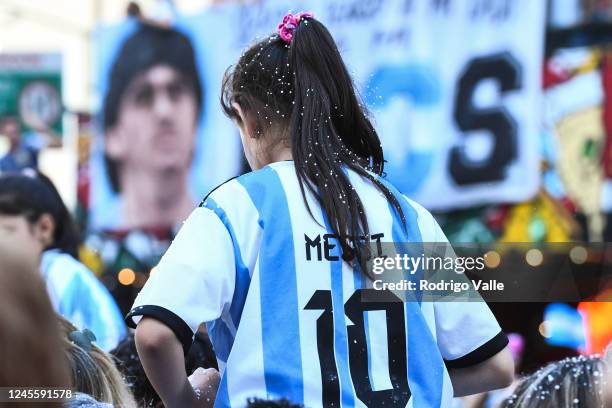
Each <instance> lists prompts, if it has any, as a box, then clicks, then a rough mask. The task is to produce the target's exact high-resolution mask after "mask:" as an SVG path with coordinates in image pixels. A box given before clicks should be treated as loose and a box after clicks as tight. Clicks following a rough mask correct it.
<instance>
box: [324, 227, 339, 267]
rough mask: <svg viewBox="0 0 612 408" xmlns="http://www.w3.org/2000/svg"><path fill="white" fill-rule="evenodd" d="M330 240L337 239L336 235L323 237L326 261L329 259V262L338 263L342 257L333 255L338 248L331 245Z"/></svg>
mask: <svg viewBox="0 0 612 408" xmlns="http://www.w3.org/2000/svg"><path fill="white" fill-rule="evenodd" d="M330 238H331V239H335V238H336V236H335V235H334V234H325V235H323V253H324V255H325V259H327V260H328V261H337V260H338V259H340V257H338V256H337V255H332V254H331V250H332V249H334V248H335V247H336V244H332V243H330V242H329V239H330Z"/></svg>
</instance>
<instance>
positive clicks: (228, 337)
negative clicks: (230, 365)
mask: <svg viewBox="0 0 612 408" xmlns="http://www.w3.org/2000/svg"><path fill="white" fill-rule="evenodd" d="M206 330H207V331H208V337H209V338H210V342H211V343H212V345H213V349H214V350H215V354H216V356H217V358H219V359H221V360H223V361H227V359H228V358H229V354H230V351H231V350H232V346H233V345H234V336H233V335H232V333H231V332H230V330H229V328H228V327H227V325H226V324H225V322H224V321H223V320H221V319H217V320H214V321H212V322H208V323H206Z"/></svg>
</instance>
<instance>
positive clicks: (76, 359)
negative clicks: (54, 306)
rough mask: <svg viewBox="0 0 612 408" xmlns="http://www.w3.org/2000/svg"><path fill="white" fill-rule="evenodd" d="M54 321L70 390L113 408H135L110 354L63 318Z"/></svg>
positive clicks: (58, 317) (59, 317)
mask: <svg viewBox="0 0 612 408" xmlns="http://www.w3.org/2000/svg"><path fill="white" fill-rule="evenodd" d="M57 319H58V320H57V323H58V325H59V328H60V333H61V337H62V339H63V351H64V353H65V355H66V357H67V359H68V365H69V367H70V372H71V387H72V388H73V389H74V390H75V391H78V392H82V393H83V394H87V395H91V396H92V397H93V398H95V399H96V400H97V401H100V402H108V403H111V404H112V405H113V407H135V406H136V403H135V402H134V397H133V396H132V394H130V391H129V390H128V387H127V385H126V384H125V382H124V381H123V378H122V377H121V373H120V372H119V370H118V369H117V367H116V366H115V363H114V362H113V359H112V357H111V356H110V354H107V353H106V352H104V351H103V350H102V349H100V348H99V347H98V346H97V345H96V344H95V340H94V341H90V340H91V339H89V338H87V337H86V336H85V335H84V334H83V333H84V332H82V331H79V330H77V328H76V327H75V326H74V325H73V324H72V323H70V322H69V321H68V320H66V319H65V318H63V317H61V316H57Z"/></svg>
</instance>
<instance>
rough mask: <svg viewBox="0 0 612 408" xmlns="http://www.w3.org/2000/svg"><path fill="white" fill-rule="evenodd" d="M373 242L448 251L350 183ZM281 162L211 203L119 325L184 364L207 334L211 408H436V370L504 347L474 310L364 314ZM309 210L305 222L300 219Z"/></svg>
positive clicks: (377, 306)
mask: <svg viewBox="0 0 612 408" xmlns="http://www.w3.org/2000/svg"><path fill="white" fill-rule="evenodd" d="M349 177H350V181H351V184H352V186H353V187H354V188H355V190H356V191H357V193H358V195H359V197H360V199H361V200H362V203H363V206H364V209H365V212H366V216H367V219H368V223H369V230H370V236H371V239H372V241H373V242H374V243H376V242H381V243H382V242H405V243H410V242H414V243H419V242H447V240H446V237H445V236H444V234H443V233H442V231H441V229H440V227H439V226H438V224H437V223H436V221H435V220H434V218H433V217H432V216H431V214H429V212H427V211H426V210H425V209H424V208H422V207H421V206H419V205H418V204H416V203H414V202H413V201H411V200H409V199H407V198H406V197H404V196H403V195H401V194H400V193H399V192H398V191H397V190H395V189H394V188H393V186H392V185H390V184H388V183H387V182H385V181H384V180H382V181H383V182H384V183H385V185H386V186H387V187H388V188H389V189H390V190H391V191H392V193H393V194H394V195H395V196H396V198H397V199H398V200H399V202H400V205H401V207H402V210H403V212H404V216H405V220H406V228H404V227H403V225H402V221H401V219H400V217H399V215H398V214H397V212H396V211H395V210H394V209H393V207H392V206H390V204H389V202H388V201H387V199H386V197H385V196H384V195H382V194H381V193H380V191H379V190H378V189H376V187H375V186H374V185H373V184H372V183H371V182H370V181H368V180H367V179H363V178H361V177H360V176H358V175H356V174H354V173H349ZM306 196H307V199H308V204H309V205H308V206H307V205H306V204H305V202H304V199H303V196H302V192H301V190H300V185H299V183H298V179H297V176H296V174H295V168H294V164H293V162H292V161H284V162H277V163H272V164H270V165H268V166H266V167H264V168H262V169H260V170H257V171H254V172H251V173H248V174H245V175H243V176H240V177H238V178H235V179H232V180H230V181H228V182H226V183H224V184H223V185H221V186H219V187H218V188H217V189H215V190H214V191H213V192H212V193H211V194H209V196H208V197H207V198H206V199H205V200H204V201H203V202H202V204H201V205H200V206H199V207H198V208H197V209H195V210H194V211H193V213H192V214H191V215H190V216H189V218H188V219H187V220H186V221H185V223H184V225H183V226H182V228H181V230H180V231H179V233H178V235H177V236H176V238H175V240H174V241H173V243H172V245H171V246H170V248H169V249H168V251H167V253H166V254H165V255H164V256H163V258H162V259H161V261H160V263H159V265H158V266H157V267H156V270H155V273H154V274H152V276H151V278H150V279H149V281H148V282H147V284H146V285H145V287H144V288H143V290H142V291H141V292H140V293H139V295H138V297H137V299H136V301H135V304H134V306H133V308H132V310H131V312H130V313H129V315H128V321H130V322H131V324H132V325H133V324H136V323H138V321H139V319H140V318H141V317H142V316H149V317H153V318H155V319H158V320H160V321H162V322H163V323H165V324H166V325H167V326H168V327H170V328H171V329H172V330H173V331H174V333H175V334H176V336H177V337H178V339H179V340H180V341H181V342H182V344H183V347H184V349H185V351H187V350H188V348H189V346H190V344H191V342H192V339H193V335H194V333H195V332H196V331H197V329H198V327H199V325H200V324H201V323H206V325H207V329H208V334H209V336H210V339H211V341H212V343H213V346H214V349H215V353H216V356H217V360H218V363H219V368H220V371H221V383H220V386H219V390H218V393H217V399H216V402H215V406H216V407H244V406H245V405H246V401H247V399H249V398H253V397H259V398H266V399H279V398H286V399H288V400H289V401H291V402H292V403H295V404H302V405H304V406H306V407H418V408H420V407H447V406H450V405H451V400H452V397H453V388H452V385H451V381H450V377H449V374H448V368H447V367H456V368H463V367H469V366H472V365H476V364H479V363H481V362H483V361H485V360H487V359H489V358H490V357H492V356H494V355H495V354H497V353H498V352H499V351H501V350H502V349H503V348H504V347H505V346H506V344H507V339H506V337H505V335H504V334H503V333H502V332H501V329H500V327H499V325H498V323H497V321H496V320H495V318H494V316H493V314H492V313H491V311H490V310H489V308H488V307H487V305H486V303H484V302H466V303H462V304H461V305H460V306H458V305H457V304H452V303H448V302H416V301H406V302H401V301H400V302H397V301H384V300H383V301H378V302H369V303H368V302H364V301H363V296H364V294H367V293H368V291H371V290H372V289H371V288H372V285H371V281H370V280H369V278H367V277H366V275H365V274H364V273H362V272H360V271H359V270H356V269H353V268H352V267H351V264H349V263H347V262H344V261H343V260H342V256H341V251H340V245H339V244H338V243H337V241H336V240H335V239H334V236H333V235H332V233H331V232H330V231H331V229H330V228H328V226H327V221H326V217H324V215H323V213H322V209H321V207H320V206H319V204H318V203H317V201H316V200H315V198H314V197H313V196H312V195H311V194H309V193H307V194H306ZM309 208H310V211H309Z"/></svg>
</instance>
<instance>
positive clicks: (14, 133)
mask: <svg viewBox="0 0 612 408" xmlns="http://www.w3.org/2000/svg"><path fill="white" fill-rule="evenodd" d="M0 135H4V136H5V137H6V138H7V139H8V142H9V145H10V147H11V148H14V147H15V146H17V145H18V144H19V141H20V139H21V125H20V124H19V119H17V117H16V116H5V117H3V118H1V119H0Z"/></svg>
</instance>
